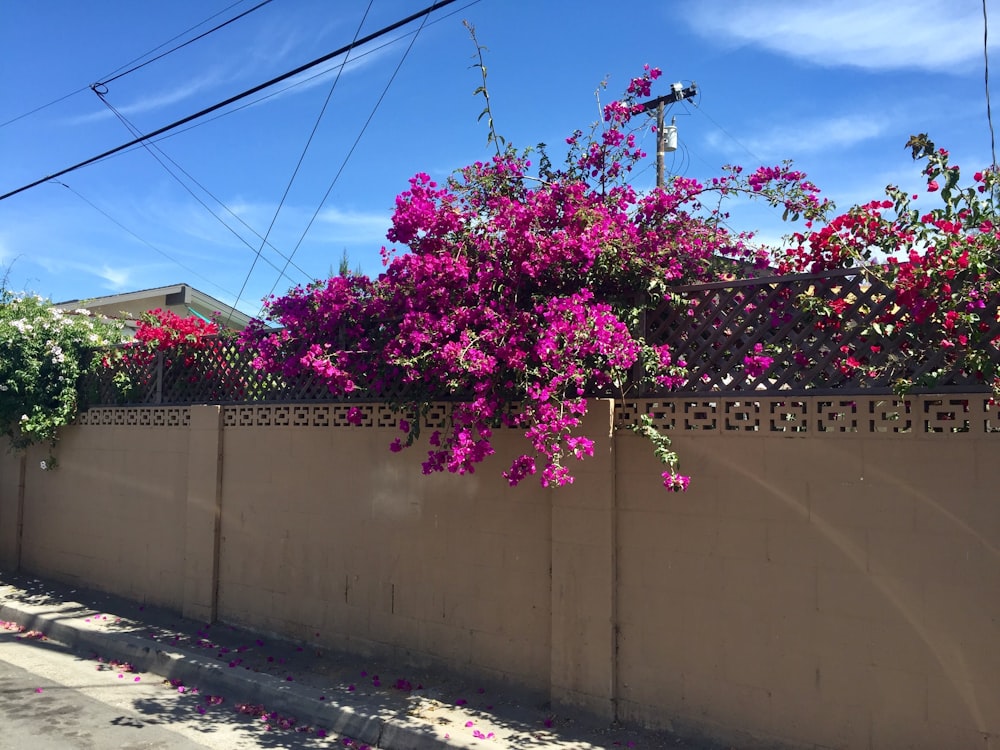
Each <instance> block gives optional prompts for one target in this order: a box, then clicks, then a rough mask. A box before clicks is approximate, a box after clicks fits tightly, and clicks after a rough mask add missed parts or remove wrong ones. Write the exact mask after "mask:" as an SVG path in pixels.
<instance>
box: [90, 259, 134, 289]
mask: <svg viewBox="0 0 1000 750" xmlns="http://www.w3.org/2000/svg"><path fill="white" fill-rule="evenodd" d="M94 274H95V275H96V276H97V277H98V278H101V279H104V281H105V282H106V283H105V287H107V288H108V289H111V290H112V291H116V292H117V291H120V290H122V289H124V288H125V287H126V286H128V284H129V279H131V278H132V272H131V271H130V270H129V269H127V268H112V267H111V266H109V265H103V266H101V268H100V269H95V270H94Z"/></svg>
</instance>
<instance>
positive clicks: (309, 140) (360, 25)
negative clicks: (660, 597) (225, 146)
mask: <svg viewBox="0 0 1000 750" xmlns="http://www.w3.org/2000/svg"><path fill="white" fill-rule="evenodd" d="M372 2H373V0H369V2H368V7H367V8H365V12H364V14H363V15H362V16H361V20H360V21H359V22H358V29H357V31H355V32H354V39H355V40H357V38H358V34H360V33H361V29H362V28H364V25H365V19H367V18H368V13H369V12H370V11H371V8H372ZM425 18H426V16H425ZM347 55H348V56H350V52H348V53H347ZM345 65H347V58H346V57H345V59H344V64H343V65H341V66H340V70H338V71H337V77H336V78H334V79H333V83H332V84H330V90H329V91H328V92H327V94H326V99H324V100H323V106H322V107H320V110H319V114H317V115H316V122H314V123H313V127H312V131H310V133H309V137H308V138H306V143H305V145H304V146H303V147H302V153H301V154H299V160H298V162H296V164H295V169H293V170H292V176H291V177H289V178H288V184H287V185H285V192H284V193H282V195H281V200H279V201H278V206H277V208H275V210H274V216H272V217H271V223H270V224H269V225H268V227H267V231H266V232H265V233H264V237H263V239H262V241H261V243H260V247H259V248H257V253H256V254H255V255H254V259H253V263H251V264H250V270H249V271H247V275H246V276H245V277H244V279H243V284H242V285H241V286H240V293H239V294H238V295H236V304H239V301H240V299H242V298H243V292H245V291H246V288H247V284H248V283H250V277H251V276H252V275H253V270H254V269H255V268H256V267H257V261H258V260H260V254H261V253H262V252H263V250H264V245H265V244H266V243H267V238H268V237H270V236H271V230H272V229H274V225H275V223H276V222H277V221H278V214H280V213H281V208H282V206H284V205H285V200H286V199H287V198H288V193H290V192H291V190H292V185H293V184H294V182H295V178H296V177H297V176H298V174H299V169H301V167H302V162H303V161H305V158H306V154H307V153H308V152H309V146H310V145H312V142H313V138H314V137H315V136H316V131H317V130H319V124H320V122H322V120H323V115H324V114H326V108H327V107H328V106H329V104H330V98H331V97H332V96H333V92H334V91H335V90H336V89H337V83H338V82H339V81H340V76H341V74H342V73H343V72H344V66H345ZM293 254H294V253H293ZM287 260H288V262H289V263H291V257H289V258H288V259H287ZM287 268H288V265H287V264H286V265H285V268H283V269H281V270H280V271H279V272H278V273H279V275H278V278H279V279H280V278H281V277H282V276H285V269H287ZM275 284H277V282H275ZM236 304H234V305H233V307H235V306H236ZM230 316H232V312H230ZM226 322H227V323H228V322H229V321H226Z"/></svg>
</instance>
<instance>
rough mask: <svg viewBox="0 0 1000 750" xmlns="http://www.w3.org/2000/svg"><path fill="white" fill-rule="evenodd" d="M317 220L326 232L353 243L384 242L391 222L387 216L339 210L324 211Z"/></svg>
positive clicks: (329, 209) (328, 209)
mask: <svg viewBox="0 0 1000 750" xmlns="http://www.w3.org/2000/svg"><path fill="white" fill-rule="evenodd" d="M317 218H318V220H319V221H320V222H321V224H322V225H323V226H324V227H325V228H326V232H328V233H335V234H337V236H338V238H339V239H342V240H345V241H351V242H361V241H366V240H372V241H375V242H384V241H385V233H386V230H388V229H389V224H390V221H391V217H390V216H388V215H387V214H382V213H362V212H358V211H341V210H340V209H338V208H327V209H324V210H323V211H321V212H320V214H319V216H318V217H317Z"/></svg>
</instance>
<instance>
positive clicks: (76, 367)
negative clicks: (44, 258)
mask: <svg viewBox="0 0 1000 750" xmlns="http://www.w3.org/2000/svg"><path fill="white" fill-rule="evenodd" d="M120 340H121V325H120V324H119V323H118V322H116V321H109V320H103V319H101V318H97V317H94V316H92V315H91V314H90V311H89V310H85V309H80V310H62V309H60V308H58V307H54V306H53V305H52V303H51V302H49V301H47V300H44V299H42V298H41V297H38V296H34V295H18V294H14V293H12V292H10V291H8V290H6V289H2V288H0V431H2V433H3V434H4V435H6V436H7V437H8V438H9V439H10V445H11V447H12V448H14V449H18V450H20V449H24V448H26V447H28V446H29V445H32V444H36V443H54V442H55V441H56V438H57V431H58V429H59V428H60V427H62V426H63V425H66V424H69V423H70V422H72V421H73V419H74V418H75V417H76V413H77V407H78V392H77V383H78V381H79V379H80V376H81V375H82V374H83V373H84V372H85V371H86V370H87V369H88V368H89V367H92V366H96V363H98V362H99V361H100V358H95V357H94V356H93V354H94V352H96V351H98V350H99V349H101V348H102V347H106V346H109V345H112V344H115V343H117V342H119V341H120ZM49 465H51V458H50V460H49V461H48V462H47V463H46V466H49Z"/></svg>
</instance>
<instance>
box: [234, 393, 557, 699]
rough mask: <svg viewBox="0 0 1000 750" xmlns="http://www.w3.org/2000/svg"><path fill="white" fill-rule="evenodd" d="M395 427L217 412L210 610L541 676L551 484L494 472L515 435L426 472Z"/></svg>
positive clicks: (545, 659) (474, 667) (506, 674)
mask: <svg viewBox="0 0 1000 750" xmlns="http://www.w3.org/2000/svg"><path fill="white" fill-rule="evenodd" d="M255 413H256V415H257V417H258V418H260V417H261V415H262V414H264V415H267V416H266V420H265V421H269V420H270V410H269V409H268V408H267V407H263V408H262V409H257V410H256V411H255ZM399 434H400V433H399V432H398V431H397V430H395V429H392V428H367V427H336V428H330V427H323V426H300V427H284V428H280V429H275V428H274V427H268V426H244V427H240V426H233V427H227V428H226V430H225V449H224V462H223V465H224V475H223V479H224V481H223V496H222V510H223V513H222V539H221V568H220V580H219V592H220V594H219V616H220V617H221V618H222V619H224V620H228V621H232V622H238V623H243V624H247V625H250V626H254V627H258V628H263V629H265V630H269V631H276V632H281V633H285V634H289V635H292V636H294V637H297V638H302V639H304V640H308V641H314V640H316V639H318V640H319V641H320V642H322V643H327V644H330V645H336V646H340V647H343V646H345V645H347V646H349V647H352V648H354V649H357V650H360V651H368V652H374V653H386V652H390V651H395V652H397V653H399V654H402V655H404V656H405V657H406V658H408V659H409V660H411V661H414V662H417V663H421V662H423V663H437V664H445V665H447V666H451V667H453V668H460V669H463V670H465V671H467V672H470V671H471V672H473V673H479V674H483V675H486V676H492V677H496V678H500V679H516V680H518V681H520V682H522V683H525V684H527V685H530V686H531V687H534V688H536V689H544V690H547V688H548V682H549V668H550V661H549V645H550V641H549V628H550V619H549V606H550V580H549V566H550V554H551V553H550V543H549V540H550V538H551V523H552V518H551V508H550V504H549V493H548V492H546V491H542V490H541V489H540V488H539V487H538V485H537V484H533V483H530V482H526V483H524V484H523V485H522V486H520V487H517V488H513V489H511V488H510V487H508V486H507V484H506V482H505V481H504V480H503V479H502V477H501V476H500V472H501V471H502V469H503V468H504V462H508V463H509V461H510V459H511V458H513V456H514V454H513V452H512V451H513V449H514V447H516V443H515V441H514V440H513V439H512V436H504V435H498V439H497V441H496V444H497V449H498V454H497V455H496V456H494V457H492V458H491V459H489V460H487V462H486V463H485V464H484V465H483V466H482V467H480V468H478V469H477V470H476V472H475V474H474V475H471V476H468V475H467V476H454V475H450V474H438V475H434V476H423V475H422V474H421V470H420V462H421V461H422V460H423V458H424V457H425V451H426V445H416V446H414V447H413V448H410V449H408V450H407V451H405V452H403V453H400V454H393V453H390V452H389V451H388V445H389V443H390V442H391V441H392V439H393V438H395V437H396V436H398V435H399Z"/></svg>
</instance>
